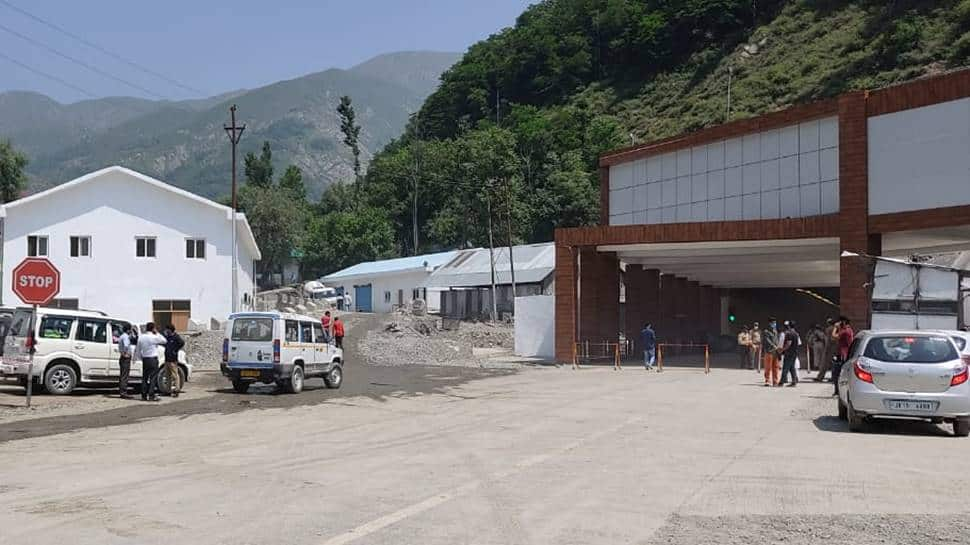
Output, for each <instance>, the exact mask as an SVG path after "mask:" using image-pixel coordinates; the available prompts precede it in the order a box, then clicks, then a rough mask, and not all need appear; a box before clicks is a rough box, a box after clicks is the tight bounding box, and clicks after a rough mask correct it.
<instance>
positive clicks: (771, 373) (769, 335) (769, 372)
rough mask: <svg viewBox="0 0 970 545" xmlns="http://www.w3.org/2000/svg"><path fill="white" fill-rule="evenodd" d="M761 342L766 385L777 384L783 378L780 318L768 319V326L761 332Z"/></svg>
mask: <svg viewBox="0 0 970 545" xmlns="http://www.w3.org/2000/svg"><path fill="white" fill-rule="evenodd" d="M761 343H762V346H763V347H764V358H765V386H777V385H778V380H779V379H780V378H781V377H779V376H778V375H779V374H780V369H779V363H778V356H779V346H778V320H776V319H774V318H769V319H768V328H767V329H765V330H764V331H763V332H762V333H761Z"/></svg>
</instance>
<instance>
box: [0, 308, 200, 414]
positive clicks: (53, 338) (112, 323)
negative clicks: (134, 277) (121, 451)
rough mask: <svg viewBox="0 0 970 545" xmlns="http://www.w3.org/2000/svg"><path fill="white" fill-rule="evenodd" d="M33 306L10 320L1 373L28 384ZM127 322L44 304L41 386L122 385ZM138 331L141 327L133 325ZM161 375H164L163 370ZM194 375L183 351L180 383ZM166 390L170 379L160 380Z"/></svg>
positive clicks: (137, 369) (38, 326)
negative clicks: (121, 354) (120, 339)
mask: <svg viewBox="0 0 970 545" xmlns="http://www.w3.org/2000/svg"><path fill="white" fill-rule="evenodd" d="M31 313H32V310H31V309H30V308H18V309H16V310H15V311H14V313H13V316H12V318H11V320H10V327H9V330H8V332H7V336H6V339H5V342H4V353H3V362H2V363H0V377H16V378H18V379H20V383H21V385H23V386H25V387H26V386H27V376H26V375H27V368H28V362H29V359H30V353H29V349H28V347H27V339H28V333H29V330H30V317H31ZM125 325H132V324H131V323H130V322H128V321H127V320H120V319H117V318H111V317H109V316H108V315H106V314H105V313H103V312H97V311H87V310H65V309H54V308H40V309H38V310H37V322H36V323H35V325H34V338H35V339H36V344H35V346H36V352H35V353H34V371H33V376H32V378H33V380H34V382H35V383H36V384H38V386H39V390H46V391H47V392H49V393H51V394H54V395H67V394H70V393H71V392H73V391H74V390H75V389H76V388H78V387H79V386H80V387H96V386H100V387H104V386H106V385H111V384H115V385H116V384H117V382H118V377H119V375H120V373H121V369H120V367H119V364H118V360H119V352H118V337H119V336H120V335H121V331H122V329H123V328H124V326H125ZM132 328H133V329H134V331H136V332H137V331H138V330H139V328H138V326H137V325H132ZM141 371H142V369H141V361H140V360H138V359H137V358H135V359H134V360H132V363H131V375H130V376H131V384H137V383H138V382H139V381H140V380H141ZM160 375H162V374H161V373H160ZM191 378H192V365H191V364H190V363H189V362H188V360H187V359H186V355H185V351H184V350H180V351H179V381H180V385H179V387H180V388H181V386H182V384H184V383H185V382H188V381H189V380H190V379H191ZM158 386H159V390H160V391H162V393H168V392H169V391H170V385H169V378H168V377H161V376H160V378H159V379H158Z"/></svg>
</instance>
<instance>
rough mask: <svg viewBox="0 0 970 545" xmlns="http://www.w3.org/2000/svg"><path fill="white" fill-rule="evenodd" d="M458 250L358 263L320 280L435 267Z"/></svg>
mask: <svg viewBox="0 0 970 545" xmlns="http://www.w3.org/2000/svg"><path fill="white" fill-rule="evenodd" d="M458 252H459V251H458V250H451V251H449V252H440V253H436V254H424V255H415V256H411V257H398V258H395V259H383V260H381V261H368V262H366V263H358V264H356V265H354V266H352V267H347V268H346V269H343V270H341V271H337V272H335V273H331V274H328V275H327V276H324V277H323V278H321V280H322V281H323V283H325V284H326V283H329V282H332V281H334V280H341V279H344V278H349V277H354V276H372V275H380V274H394V273H400V272H404V271H411V270H416V269H423V268H428V267H430V268H432V269H435V268H437V267H440V266H441V265H443V264H445V263H448V262H449V261H451V260H452V259H453V258H454V257H455V256H456V255H458Z"/></svg>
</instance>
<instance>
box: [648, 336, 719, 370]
mask: <svg viewBox="0 0 970 545" xmlns="http://www.w3.org/2000/svg"><path fill="white" fill-rule="evenodd" d="M685 348H686V349H698V350H700V349H703V350H704V374H705V375H707V374H710V372H711V347H710V345H708V344H697V343H659V344H658V345H657V372H658V373H662V372H663V370H664V351H667V352H668V353H669V352H676V353H677V355H678V356H679V355H682V353H683V350H684V349H685Z"/></svg>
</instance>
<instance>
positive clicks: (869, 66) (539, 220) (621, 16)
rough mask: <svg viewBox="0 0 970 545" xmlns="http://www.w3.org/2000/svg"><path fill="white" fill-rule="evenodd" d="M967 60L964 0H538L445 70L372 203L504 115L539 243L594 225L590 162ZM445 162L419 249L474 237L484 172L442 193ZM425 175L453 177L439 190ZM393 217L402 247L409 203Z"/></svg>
mask: <svg viewBox="0 0 970 545" xmlns="http://www.w3.org/2000/svg"><path fill="white" fill-rule="evenodd" d="M968 63H970V0H934V1H931V0H894V1H892V2H885V1H880V0H855V1H846V0H759V1H758V2H751V1H750V0H705V1H698V0H668V1H665V2H643V1H640V0H544V1H542V2H540V3H537V4H535V5H533V6H531V7H529V8H528V9H527V10H526V11H525V12H524V13H523V14H522V15H520V16H519V18H518V20H517V21H516V25H515V26H514V27H512V28H508V29H504V30H501V31H500V32H497V33H496V34H494V35H492V36H491V37H490V38H488V39H487V40H484V41H482V42H479V43H477V44H475V45H473V46H472V47H471V48H470V49H469V51H468V52H467V53H466V54H465V56H464V57H463V58H462V60H461V61H460V62H458V63H456V64H455V65H454V66H453V67H452V68H450V69H449V70H448V71H447V72H446V73H445V74H444V75H443V76H442V83H441V86H440V87H439V88H438V89H437V90H436V91H435V92H434V93H432V94H431V95H430V96H429V97H428V99H427V100H426V101H425V103H424V105H423V106H422V108H421V111H420V120H421V124H420V127H415V126H410V127H409V130H408V132H407V134H406V135H405V136H404V138H402V139H401V140H400V141H398V142H395V143H394V144H393V145H392V146H388V148H387V149H385V150H384V151H383V152H382V153H381V154H379V155H378V156H377V157H375V159H374V162H373V163H372V166H371V169H370V171H369V174H368V180H369V181H370V182H371V185H372V186H373V190H372V191H373V193H374V194H375V195H376V196H377V197H375V199H374V202H375V204H376V205H378V206H385V207H386V205H382V204H381V203H387V202H394V199H388V197H387V195H388V193H395V194H396V195H397V197H396V198H397V200H401V201H404V202H408V199H409V196H408V194H407V191H408V190H407V188H404V189H403V190H402V189H401V188H396V189H395V187H394V186H393V185H392V184H391V183H390V181H393V180H399V179H402V178H404V179H407V175H408V173H407V172H406V170H405V168H406V166H407V165H408V164H410V163H409V162H408V161H406V160H405V159H406V157H407V155H408V154H415V153H419V154H421V155H422V156H428V155H429V154H430V152H426V151H422V150H424V148H431V149H439V148H442V146H441V145H440V144H439V143H440V142H442V139H445V140H444V142H451V143H452V144H453V145H452V148H451V149H453V150H456V151H454V154H459V153H468V154H471V156H474V155H475V153H476V152H475V149H476V146H477V145H478V144H477V143H476V142H477V140H476V138H478V136H477V135H478V134H481V133H482V131H485V130H488V127H489V126H492V125H494V124H495V121H496V119H500V133H503V134H506V135H507V137H508V138H509V139H511V140H512V141H513V143H514V151H513V152H511V153H508V154H506V155H505V156H504V159H503V161H505V163H503V164H507V165H514V167H515V169H517V171H518V173H517V174H516V176H515V178H516V180H514V181H517V183H518V184H519V185H520V186H521V187H522V189H521V190H520V191H521V193H520V195H519V196H518V200H519V201H520V202H521V210H518V211H516V212H515V213H516V214H517V216H518V219H519V221H517V223H516V225H517V226H518V229H517V231H518V232H517V233H516V234H515V235H516V237H517V238H519V239H522V240H525V241H530V242H538V241H543V240H549V239H550V238H551V237H552V233H553V229H554V228H555V227H559V226H574V225H581V224H585V223H591V222H595V221H596V220H597V218H598V209H597V207H598V204H597V195H598V191H597V189H596V188H597V184H598V180H597V177H596V174H595V172H596V162H597V156H598V154H599V153H600V152H602V151H604V150H607V149H611V148H615V147H620V146H623V145H629V143H630V141H631V136H632V137H633V138H635V139H636V140H637V141H638V142H644V141H649V140H654V139H659V138H664V137H668V136H673V135H676V134H680V133H683V132H685V131H691V130H695V129H699V128H702V127H705V126H711V125H716V124H720V123H723V122H724V121H725V120H727V119H738V118H743V117H749V116H754V115H757V114H761V113H764V112H768V111H773V110H778V109H782V108H784V107H786V106H789V105H792V104H794V103H799V102H806V101H810V100H813V99H818V98H823V97H830V96H834V95H837V94H840V93H842V92H845V91H848V90H851V89H858V88H873V87H878V86H882V85H887V84H890V83H894V82H899V81H904V80H908V79H912V78H916V77H920V76H924V75H931V74H934V73H938V72H940V71H943V70H948V69H952V68H957V67H961V66H965V65H967V64H968ZM729 73H731V78H732V85H731V87H732V89H731V92H732V107H731V112H730V115H728V113H727V105H726V103H727V89H728V78H729ZM418 129H420V132H419V131H418ZM417 134H421V135H422V136H423V140H422V139H419V138H417V137H416V135H417ZM468 150H471V151H468ZM486 151H487V150H486ZM441 153H443V154H445V155H447V154H448V153H452V152H450V151H448V150H447V149H443V148H442V149H441ZM455 157H456V158H453V159H452V160H451V161H450V163H449V161H442V162H441V163H440V164H439V165H438V166H436V165H434V164H430V162H429V161H426V163H429V164H425V165H424V167H423V168H424V172H423V174H422V175H423V177H424V178H427V179H428V181H426V182H425V183H424V187H425V193H426V194H427V196H428V198H427V199H425V201H423V202H424V203H425V204H424V208H423V209H419V211H418V221H419V224H420V225H421V227H422V229H421V237H420V240H421V241H422V245H423V246H428V247H431V248H434V247H443V246H452V245H455V244H465V243H468V242H471V243H477V244H481V243H482V242H483V239H482V236H483V234H482V233H481V232H478V233H469V232H468V231H467V229H465V227H464V223H463V222H462V221H461V218H463V217H466V216H467V211H466V209H465V208H463V207H464V206H465V204H464V203H465V202H466V201H467V200H468V199H471V198H474V196H475V192H474V191H478V192H479V193H480V192H481V191H482V187H483V186H485V185H487V183H488V180H489V176H490V175H489V174H488V173H486V174H485V175H482V176H480V179H479V180H477V183H478V188H472V190H463V191H466V193H465V194H463V195H460V196H459V197H458V198H454V199H452V198H451V196H452V195H453V194H454V193H455V191H454V187H455V183H454V180H455V179H458V178H460V176H456V175H454V174H453V171H454V170H455V168H454V166H453V165H455V164H458V165H462V164H464V163H462V161H465V159H462V158H460V157H458V155H455ZM412 162H413V161H412ZM402 165H403V166H404V167H405V168H402ZM449 169H450V170H449ZM491 176H492V177H496V176H494V174H492V175H491ZM434 180H445V181H446V182H447V183H449V184H451V185H450V186H442V188H441V189H439V190H437V191H436V190H435V189H434V187H430V188H429V187H428V185H429V183H430V184H434V183H436V182H435V181H434ZM438 194H441V195H444V197H442V198H437V197H436V195H438ZM510 194H511V193H510ZM500 198H502V199H503V200H504V199H505V197H504V196H503V197H500ZM389 213H390V214H391V215H392V217H393V219H394V221H395V224H396V227H397V233H398V235H397V236H398V240H399V243H400V244H401V245H402V246H404V247H408V246H410V244H409V240H410V239H412V238H413V236H411V235H409V229H410V224H411V221H412V218H411V212H410V210H408V209H406V208H402V207H397V208H395V209H390V210H389ZM468 237H471V239H472V240H469V238H468Z"/></svg>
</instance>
